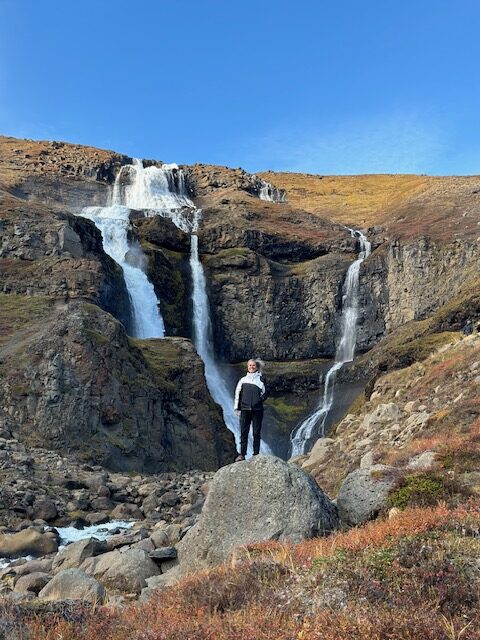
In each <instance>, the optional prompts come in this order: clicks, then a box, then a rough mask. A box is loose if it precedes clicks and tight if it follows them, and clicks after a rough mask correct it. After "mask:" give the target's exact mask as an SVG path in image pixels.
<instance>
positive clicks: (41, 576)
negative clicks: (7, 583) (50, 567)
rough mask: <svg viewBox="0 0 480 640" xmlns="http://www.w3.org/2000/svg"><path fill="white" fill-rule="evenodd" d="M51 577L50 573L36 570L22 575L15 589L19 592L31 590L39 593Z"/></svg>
mask: <svg viewBox="0 0 480 640" xmlns="http://www.w3.org/2000/svg"><path fill="white" fill-rule="evenodd" d="M51 579H52V576H51V575H49V574H48V573H42V572H40V571H34V572H33V573H29V574H27V575H25V576H21V577H20V578H19V579H18V580H17V581H16V583H15V587H14V591H17V592H18V593H26V592H27V591H30V592H31V593H34V594H35V595H37V594H38V593H39V591H41V590H42V589H43V587H45V586H46V585H47V584H48V583H49V582H50V580H51Z"/></svg>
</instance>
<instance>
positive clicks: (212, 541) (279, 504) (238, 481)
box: [178, 456, 338, 573]
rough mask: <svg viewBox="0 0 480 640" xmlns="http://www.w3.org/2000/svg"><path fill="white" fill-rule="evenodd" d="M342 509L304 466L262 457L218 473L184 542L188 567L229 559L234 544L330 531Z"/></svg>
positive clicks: (294, 538)
mask: <svg viewBox="0 0 480 640" xmlns="http://www.w3.org/2000/svg"><path fill="white" fill-rule="evenodd" d="M337 523H338V519H337V512H336V508H335V506H334V505H333V503H332V502H331V501H330V500H329V499H328V498H327V496H326V495H325V494H324V493H323V492H322V490H321V489H320V488H319V486H318V485H317V484H316V482H315V481H314V480H313V479H312V478H311V477H310V476H309V475H307V474H306V473H305V472H304V471H302V470H301V469H299V468H298V467H297V466H295V465H293V464H289V463H287V462H284V461H283V460H280V459H279V458H275V457H273V456H256V457H254V458H252V459H251V460H247V461H245V462H237V463H235V464H233V465H229V466H227V467H224V468H223V469H220V471H217V473H216V474H215V476H214V478H213V480H212V483H211V488H210V491H209V493H208V496H207V499H206V502H205V506H204V508H203V511H202V514H201V517H200V520H199V521H198V523H197V524H196V525H195V526H194V527H192V529H190V530H189V531H188V533H187V534H186V535H185V537H184V538H182V540H181V541H180V543H179V544H178V555H179V560H180V563H181V569H182V572H185V573H187V572H189V571H193V570H196V569H198V568H202V567H208V566H212V565H215V564H219V563H221V562H224V561H225V560H226V559H227V558H228V556H229V554H230V553H231V552H232V550H233V549H234V547H236V546H238V545H245V544H249V543H252V542H258V541H261V540H289V541H292V542H299V541H300V540H303V539H304V538H313V537H314V536H319V535H326V534H328V533H330V532H331V531H332V530H334V529H335V528H336V527H337Z"/></svg>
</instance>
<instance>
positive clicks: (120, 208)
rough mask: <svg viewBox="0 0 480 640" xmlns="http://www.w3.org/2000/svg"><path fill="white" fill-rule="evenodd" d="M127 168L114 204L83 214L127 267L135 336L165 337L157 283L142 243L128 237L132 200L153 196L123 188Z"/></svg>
mask: <svg viewBox="0 0 480 640" xmlns="http://www.w3.org/2000/svg"><path fill="white" fill-rule="evenodd" d="M125 169H126V167H122V169H121V170H120V172H119V173H118V175H117V178H116V180H115V185H114V187H113V192H112V198H111V204H110V206H108V207H85V208H84V209H83V210H82V213H81V215H82V216H83V217H84V218H88V219H89V220H92V222H94V224H95V226H96V227H97V228H98V229H99V230H100V232H101V234H102V240H103V249H104V251H105V253H107V254H108V255H109V256H110V257H111V258H113V259H114V260H115V262H116V263H117V264H118V265H120V267H121V269H122V271H123V277H124V279H125V285H126V287H127V292H128V296H129V298H130V304H131V308H132V320H133V327H132V330H131V333H132V335H133V337H135V338H162V337H163V336H164V335H165V325H164V323H163V318H162V315H161V313H160V307H159V300H158V298H157V296H156V294H155V290H154V288H153V284H152V283H151V282H150V281H149V279H148V277H147V274H146V273H145V269H146V259H145V256H144V254H143V252H142V250H141V249H140V246H139V245H138V244H131V243H130V242H129V240H128V232H129V230H130V209H131V208H134V207H133V206H132V201H134V202H135V205H136V207H135V208H138V209H141V208H144V207H145V208H148V206H149V204H150V200H149V199H147V200H146V201H142V199H141V196H140V194H137V193H136V192H134V194H133V195H131V194H130V192H129V191H128V189H126V188H122V186H121V180H122V178H123V177H124V175H123V174H124V170H125ZM136 169H138V168H137V167H136ZM142 203H143V204H142Z"/></svg>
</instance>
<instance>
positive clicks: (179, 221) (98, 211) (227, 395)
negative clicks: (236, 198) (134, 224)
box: [82, 159, 271, 453]
mask: <svg viewBox="0 0 480 640" xmlns="http://www.w3.org/2000/svg"><path fill="white" fill-rule="evenodd" d="M131 209H136V210H142V211H143V212H144V214H145V215H146V216H156V215H159V216H162V217H165V218H170V220H172V222H173V223H174V224H175V226H176V227H178V228H179V229H181V230H182V231H184V232H186V233H189V234H190V243H191V252H190V268H191V272H192V282H193V294H192V302H193V329H194V344H195V348H196V350H197V353H198V355H199V356H200V358H201V359H202V360H203V363H204V366H205V378H206V381H207V386H208V389H209V391H210V394H211V396H212V398H213V399H214V400H215V402H216V403H218V404H219V405H220V406H221V407H222V412H223V419H224V421H225V424H226V425H227V427H228V428H229V429H230V431H232V432H233V434H234V436H235V441H236V444H237V447H239V446H240V426H239V420H238V417H237V416H236V414H235V411H234V408H233V391H230V389H229V387H228V382H227V378H226V375H225V373H224V372H222V370H221V367H220V365H219V364H218V363H217V361H216V359H215V353H214V345H213V332H212V325H211V319H210V309H209V304H208V295H207V286H206V279H205V273H204V270H203V266H202V263H201V261H200V258H199V253H198V236H197V234H196V232H197V230H198V226H199V223H200V220H201V210H200V209H197V208H196V207H195V205H194V203H193V202H192V200H191V199H190V198H189V197H188V193H187V189H186V185H185V174H184V172H183V171H182V170H181V169H179V168H178V166H177V165H176V164H164V165H162V166H160V167H158V166H156V165H151V166H149V167H144V166H143V162H142V161H141V160H139V159H135V160H134V161H133V164H131V165H125V166H123V167H122V168H121V170H120V172H119V173H118V175H117V178H116V180H115V185H114V188H113V193H112V204H111V205H110V206H109V207H88V208H86V209H84V210H83V212H82V215H83V216H84V217H88V218H90V219H91V220H93V221H94V222H95V224H96V225H97V227H98V228H99V229H100V230H101V231H102V237H103V239H104V249H105V251H106V252H107V253H108V254H109V255H111V256H112V257H113V258H114V260H116V262H118V264H120V266H121V267H122V269H123V272H124V276H125V282H126V285H127V290H128V293H129V296H130V299H131V302H132V309H133V312H134V316H135V327H136V329H135V331H136V337H141V338H149V337H163V336H164V333H165V331H164V326H163V320H162V318H161V315H160V312H159V301H158V298H157V297H156V295H155V291H154V289H153V285H152V284H151V283H150V282H149V280H148V278H147V276H146V274H145V272H144V270H143V269H144V268H145V264H141V262H142V256H143V254H142V253H141V249H140V247H135V246H133V247H132V246H131V245H130V244H129V243H128V241H127V238H128V230H129V228H130V222H129V214H130V210H131ZM132 253H134V254H135V255H136V258H135V260H136V262H139V263H140V266H138V267H137V266H132V265H131V264H130V263H129V262H127V260H128V259H129V256H131V255H132ZM143 259H144V256H143ZM132 274H133V276H132ZM147 311H148V317H149V318H150V317H154V316H155V314H154V313H153V312H154V311H156V314H157V317H158V323H157V324H155V321H153V322H150V323H149V324H148V323H147V322H146V320H145V315H146V314H147ZM153 319H154V318H153ZM154 320H155V319H154ZM144 324H145V325H146V326H143V325H144ZM261 451H262V453H271V451H270V448H269V447H268V445H267V444H266V443H265V442H263V441H262V443H261Z"/></svg>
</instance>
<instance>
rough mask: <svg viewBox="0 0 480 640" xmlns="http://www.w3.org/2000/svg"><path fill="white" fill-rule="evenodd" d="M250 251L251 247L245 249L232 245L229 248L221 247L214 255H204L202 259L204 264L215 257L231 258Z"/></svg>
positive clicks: (246, 254) (245, 254)
mask: <svg viewBox="0 0 480 640" xmlns="http://www.w3.org/2000/svg"><path fill="white" fill-rule="evenodd" d="M251 253H252V251H251V249H247V248H246V247H232V248H231V249H223V250H222V251H219V252H218V253H216V254H214V255H211V256H209V255H206V256H205V257H204V261H205V263H206V264H208V263H209V262H211V261H212V260H215V259H217V258H218V259H222V258H233V257H235V256H248V255H250V254H251Z"/></svg>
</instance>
